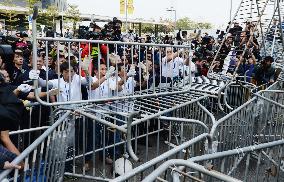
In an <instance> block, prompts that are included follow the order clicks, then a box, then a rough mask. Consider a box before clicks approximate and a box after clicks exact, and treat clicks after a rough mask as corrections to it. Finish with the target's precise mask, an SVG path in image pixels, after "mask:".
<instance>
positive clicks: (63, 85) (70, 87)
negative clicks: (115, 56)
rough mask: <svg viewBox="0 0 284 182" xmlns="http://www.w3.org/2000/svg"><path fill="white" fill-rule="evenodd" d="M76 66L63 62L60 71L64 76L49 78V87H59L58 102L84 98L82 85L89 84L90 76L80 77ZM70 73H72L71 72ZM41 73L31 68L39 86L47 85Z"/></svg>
mask: <svg viewBox="0 0 284 182" xmlns="http://www.w3.org/2000/svg"><path fill="white" fill-rule="evenodd" d="M75 68H76V66H75V65H74V64H72V63H71V64H70V67H69V64H68V63H67V62H63V63H62V64H61V65H60V72H61V74H62V77H61V78H60V79H53V80H48V82H47V83H48V88H49V89H52V88H57V89H59V92H60V93H59V95H58V96H57V101H58V102H67V101H78V100H82V93H81V85H85V86H86V85H88V82H89V79H90V78H89V77H86V78H85V77H80V76H79V75H78V74H76V73H75ZM69 73H70V74H69ZM38 74H39V73H38V72H35V70H31V71H30V73H29V77H30V79H37V80H38V81H39V86H42V87H46V81H45V80H43V79H41V78H39V75H38Z"/></svg>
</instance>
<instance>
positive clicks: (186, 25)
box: [177, 17, 213, 30]
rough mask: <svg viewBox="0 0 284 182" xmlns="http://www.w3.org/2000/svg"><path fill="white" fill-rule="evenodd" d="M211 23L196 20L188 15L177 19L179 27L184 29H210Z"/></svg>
mask: <svg viewBox="0 0 284 182" xmlns="http://www.w3.org/2000/svg"><path fill="white" fill-rule="evenodd" d="M212 27H213V26H212V24H211V23H207V22H195V21H192V20H191V19H189V18H188V17H184V18H181V19H179V20H177V28H178V29H182V30H193V29H210V28H212Z"/></svg>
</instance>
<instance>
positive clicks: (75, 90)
mask: <svg viewBox="0 0 284 182" xmlns="http://www.w3.org/2000/svg"><path fill="white" fill-rule="evenodd" d="M80 79H81V80H80ZM84 79H85V80H84ZM82 80H84V81H86V78H84V77H81V78H80V76H79V75H77V74H75V75H74V76H73V78H72V81H71V84H69V82H66V81H65V80H64V79H63V78H60V79H59V80H58V79H54V80H49V81H48V82H49V83H52V88H57V89H59V91H60V93H59V96H58V98H57V100H58V101H59V102H66V101H78V100H82V99H81V98H82V97H81V95H82V94H81V85H80V82H82ZM58 85H59V87H58ZM70 85H71V88H69V86H70Z"/></svg>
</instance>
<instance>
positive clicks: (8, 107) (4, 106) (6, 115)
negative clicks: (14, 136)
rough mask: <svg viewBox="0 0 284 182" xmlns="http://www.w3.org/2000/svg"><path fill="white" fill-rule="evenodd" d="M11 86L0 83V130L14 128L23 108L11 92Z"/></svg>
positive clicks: (16, 126) (12, 89) (17, 124)
mask: <svg viewBox="0 0 284 182" xmlns="http://www.w3.org/2000/svg"><path fill="white" fill-rule="evenodd" d="M14 88H15V87H13V86H11V85H8V84H6V83H1V84H0V131H4V130H14V129H17V128H18V126H19V122H20V119H21V116H22V112H23V110H24V105H23V103H22V101H21V100H19V99H18V98H17V97H16V95H15V94H14V93H13V91H14Z"/></svg>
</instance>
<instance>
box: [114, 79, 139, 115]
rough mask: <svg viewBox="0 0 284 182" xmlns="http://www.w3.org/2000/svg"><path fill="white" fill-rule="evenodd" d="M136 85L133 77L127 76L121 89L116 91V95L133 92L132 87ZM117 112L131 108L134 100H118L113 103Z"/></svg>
mask: <svg viewBox="0 0 284 182" xmlns="http://www.w3.org/2000/svg"><path fill="white" fill-rule="evenodd" d="M135 86H136V81H135V80H134V78H133V77H129V78H128V79H127V80H126V82H125V83H124V84H123V85H122V90H121V91H120V92H119V93H118V96H127V95H133V94H134V88H135ZM114 106H115V108H113V109H114V110H116V111H117V112H127V111H128V112H129V111H132V110H133V107H134V101H132V100H127V99H125V100H118V101H115V103H114Z"/></svg>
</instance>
